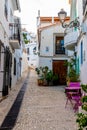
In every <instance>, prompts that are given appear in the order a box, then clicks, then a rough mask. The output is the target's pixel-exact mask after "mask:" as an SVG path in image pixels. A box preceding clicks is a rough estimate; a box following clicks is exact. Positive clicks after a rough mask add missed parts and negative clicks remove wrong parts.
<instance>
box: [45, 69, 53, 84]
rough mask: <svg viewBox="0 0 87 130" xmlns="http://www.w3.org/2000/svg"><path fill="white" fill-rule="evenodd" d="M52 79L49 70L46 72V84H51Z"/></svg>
mask: <svg viewBox="0 0 87 130" xmlns="http://www.w3.org/2000/svg"><path fill="white" fill-rule="evenodd" d="M52 79H53V72H52V70H50V71H48V72H47V74H46V80H47V83H48V85H53V82H52Z"/></svg>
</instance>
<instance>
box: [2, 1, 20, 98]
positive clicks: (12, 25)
mask: <svg viewBox="0 0 87 130" xmlns="http://www.w3.org/2000/svg"><path fill="white" fill-rule="evenodd" d="M16 10H19V11H20V4H19V0H0V83H1V85H0V92H1V94H2V95H3V96H5V95H8V93H9V89H11V87H12V86H15V84H16V82H17V79H18V78H19V77H20V76H21V52H22V51H21V50H20V49H21V34H20V33H19V32H20V29H21V28H20V27H19V23H20V20H19V18H17V17H14V11H16ZM14 30H15V31H14ZM14 58H15V59H14ZM16 60H17V62H16ZM17 63H19V64H20V65H19V68H17ZM16 70H18V75H17V71H16ZM15 71H16V72H15Z"/></svg>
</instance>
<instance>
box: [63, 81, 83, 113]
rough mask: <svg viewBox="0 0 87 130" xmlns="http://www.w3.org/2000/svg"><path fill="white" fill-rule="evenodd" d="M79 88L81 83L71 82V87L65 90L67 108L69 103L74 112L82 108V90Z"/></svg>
mask: <svg viewBox="0 0 87 130" xmlns="http://www.w3.org/2000/svg"><path fill="white" fill-rule="evenodd" d="M79 88H80V82H70V84H69V86H68V87H66V90H65V92H66V97H67V101H66V105H65V108H66V106H67V104H68V101H69V102H70V103H71V105H72V107H73V109H74V112H76V111H77V110H78V108H79V106H81V89H79ZM77 90H78V91H77Z"/></svg>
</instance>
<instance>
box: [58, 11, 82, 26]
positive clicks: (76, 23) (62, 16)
mask: <svg viewBox="0 0 87 130" xmlns="http://www.w3.org/2000/svg"><path fill="white" fill-rule="evenodd" d="M58 17H59V19H60V22H61V24H62V27H63V28H72V27H79V26H80V23H79V21H78V17H77V18H76V19H75V20H73V21H71V22H70V23H69V24H66V23H65V19H66V17H67V13H66V12H65V11H64V10H63V9H61V11H60V12H59V13H58Z"/></svg>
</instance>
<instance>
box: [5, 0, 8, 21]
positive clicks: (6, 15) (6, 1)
mask: <svg viewBox="0 0 87 130" xmlns="http://www.w3.org/2000/svg"><path fill="white" fill-rule="evenodd" d="M4 6H5V7H4V13H5V17H6V19H7V20H8V0H5V5H4Z"/></svg>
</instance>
